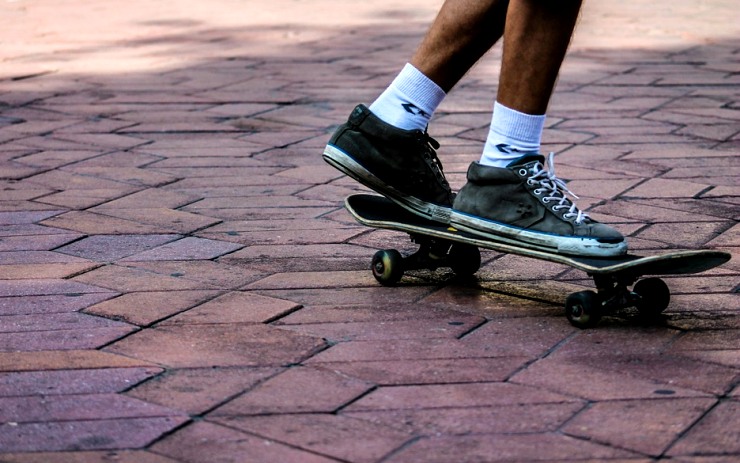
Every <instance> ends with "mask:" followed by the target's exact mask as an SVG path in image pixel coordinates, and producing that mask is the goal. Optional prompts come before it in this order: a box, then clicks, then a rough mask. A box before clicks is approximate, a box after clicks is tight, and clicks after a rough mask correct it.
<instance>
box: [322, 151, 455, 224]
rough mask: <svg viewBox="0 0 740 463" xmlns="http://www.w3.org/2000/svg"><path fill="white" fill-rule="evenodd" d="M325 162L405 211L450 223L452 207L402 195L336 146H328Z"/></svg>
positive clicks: (324, 155) (324, 156)
mask: <svg viewBox="0 0 740 463" xmlns="http://www.w3.org/2000/svg"><path fill="white" fill-rule="evenodd" d="M323 158H324V160H325V161H326V162H327V163H328V164H330V165H331V166H332V167H334V168H336V169H337V170H339V171H341V172H343V173H345V174H347V175H348V176H350V177H352V178H353V179H355V180H357V181H358V182H360V183H362V184H363V185H365V186H366V187H368V188H370V189H372V190H374V191H376V192H378V193H380V194H381V195H383V196H385V197H387V198H388V199H390V200H392V201H393V202H395V203H396V204H398V205H399V206H401V207H403V208H404V209H406V210H408V211H410V212H412V213H414V214H416V215H419V216H422V217H424V218H425V219H428V220H433V221H435V222H441V223H443V224H446V225H447V224H449V223H450V213H451V212H452V208H451V207H445V206H440V205H437V204H433V203H429V202H426V201H422V200H420V199H419V198H416V197H413V196H409V195H407V194H405V193H402V192H400V191H398V190H396V189H395V188H393V187H392V186H390V185H388V184H387V183H385V182H383V181H382V180H381V179H379V178H378V177H376V176H375V175H373V173H372V172H370V171H369V170H367V169H365V168H364V167H362V166H361V165H360V164H358V163H357V161H355V160H354V159H352V157H351V156H349V155H348V154H347V153H345V152H344V151H342V150H340V149H339V148H337V147H336V146H332V145H326V148H324V154H323Z"/></svg>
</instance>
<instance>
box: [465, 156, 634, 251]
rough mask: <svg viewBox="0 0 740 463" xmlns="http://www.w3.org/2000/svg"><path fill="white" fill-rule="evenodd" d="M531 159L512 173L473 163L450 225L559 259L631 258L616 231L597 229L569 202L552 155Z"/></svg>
mask: <svg viewBox="0 0 740 463" xmlns="http://www.w3.org/2000/svg"><path fill="white" fill-rule="evenodd" d="M544 163H545V157H544V156H542V155H540V154H536V153H528V154H525V155H524V156H522V157H520V158H519V159H517V160H515V161H512V162H511V163H510V164H509V165H508V166H507V167H505V168H499V167H489V166H484V165H481V164H479V163H477V162H474V163H473V164H471V165H470V168H469V169H468V183H467V184H465V186H463V188H462V189H461V190H460V192H459V193H458V195H457V198H456V199H455V202H454V205H453V210H452V217H451V225H452V226H453V227H456V228H458V229H460V230H465V231H468V232H471V233H474V234H477V235H482V236H485V237H487V238H491V239H494V240H499V241H502V242H505V243H508V244H514V245H519V246H527V247H532V248H536V249H540V250H544V251H548V252H555V253H558V254H573V255H579V256H594V257H608V256H618V255H622V254H624V253H626V252H627V242H626V241H625V239H624V237H623V236H622V235H621V234H620V233H619V232H617V231H616V230H614V229H613V228H611V227H609V226H607V225H604V224H601V223H598V222H597V221H595V220H593V219H592V218H591V217H589V216H588V214H585V213H584V212H581V211H579V210H578V208H577V207H576V205H575V204H574V203H573V202H572V201H571V200H570V199H568V196H567V195H568V194H569V195H571V196H572V197H574V198H577V197H576V196H575V195H574V194H573V193H572V192H571V191H570V190H568V188H567V187H566V186H565V182H563V181H562V180H560V179H559V178H557V177H556V176H555V166H554V164H553V154H552V153H551V154H550V157H549V159H548V168H547V169H545V167H544Z"/></svg>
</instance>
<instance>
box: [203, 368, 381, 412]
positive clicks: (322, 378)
mask: <svg viewBox="0 0 740 463" xmlns="http://www.w3.org/2000/svg"><path fill="white" fill-rule="evenodd" d="M373 387H374V385H373V384H372V383H369V382H365V381H362V380H359V379H356V378H352V377H350V376H346V375H343V374H341V373H338V372H333V371H329V370H325V369H315V368H312V367H293V368H289V369H287V370H286V371H284V372H283V373H280V374H279V375H277V376H275V377H273V378H270V379H268V380H267V381H265V382H263V383H261V384H260V385H258V386H257V387H255V388H254V389H252V390H250V391H247V392H246V393H244V394H243V395H241V396H239V397H237V398H235V399H234V400H232V401H230V402H229V403H227V404H225V405H224V406H222V407H219V408H218V409H216V410H215V411H214V412H213V413H212V415H214V416H224V415H264V414H280V413H309V412H310V413H332V412H334V411H336V410H337V409H339V408H341V407H342V406H344V405H346V404H348V403H350V402H352V401H353V400H355V399H356V398H358V397H360V396H362V395H363V394H365V393H366V392H368V391H369V390H371V389H372V388H373Z"/></svg>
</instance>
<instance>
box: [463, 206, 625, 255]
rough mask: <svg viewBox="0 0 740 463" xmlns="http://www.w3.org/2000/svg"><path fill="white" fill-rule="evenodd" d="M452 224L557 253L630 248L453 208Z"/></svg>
mask: <svg viewBox="0 0 740 463" xmlns="http://www.w3.org/2000/svg"><path fill="white" fill-rule="evenodd" d="M450 225H452V226H453V227H455V228H457V229H458V230H463V231H466V232H468V233H472V234H474V235H479V236H484V237H486V238H489V239H492V240H495V241H501V242H504V243H507V244H512V245H515V246H524V247H529V248H533V249H538V250H543V251H547V252H552V253H556V254H568V255H575V256H583V257H614V256H620V255H623V254H625V253H626V252H627V241H626V240H625V241H622V242H620V243H602V242H599V241H598V239H597V238H584V237H580V236H562V235H556V234H550V233H544V232H537V231H531V230H525V229H523V228H517V227H513V226H511V225H507V224H504V223H500V222H495V221H493V220H487V219H484V218H481V217H476V216H473V215H469V214H466V213H464V212H460V211H455V210H453V211H452V214H451V216H450Z"/></svg>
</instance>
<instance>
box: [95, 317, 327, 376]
mask: <svg viewBox="0 0 740 463" xmlns="http://www.w3.org/2000/svg"><path fill="white" fill-rule="evenodd" d="M323 347H324V342H323V341H321V340H319V339H315V338H309V337H306V336H300V335H297V334H293V333H286V332H285V331H282V330H279V329H276V328H271V327H267V326H264V325H251V324H236V323H233V324H228V325H227V324H221V325H175V326H166V327H162V328H149V329H145V330H142V331H140V332H138V333H136V334H134V335H131V336H128V337H127V338H125V339H123V340H121V341H118V342H117V343H115V344H113V345H112V346H109V347H106V350H107V351H109V352H113V353H118V354H122V355H127V356H131V357H134V358H139V359H143V360H147V361H151V362H156V363H161V364H164V365H168V366H171V367H178V368H184V367H209V366H213V367H217V366H278V365H286V364H292V363H297V362H300V361H301V360H303V359H304V358H307V357H310V356H311V355H312V354H314V353H315V352H316V351H318V350H320V349H322V348H323Z"/></svg>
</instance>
